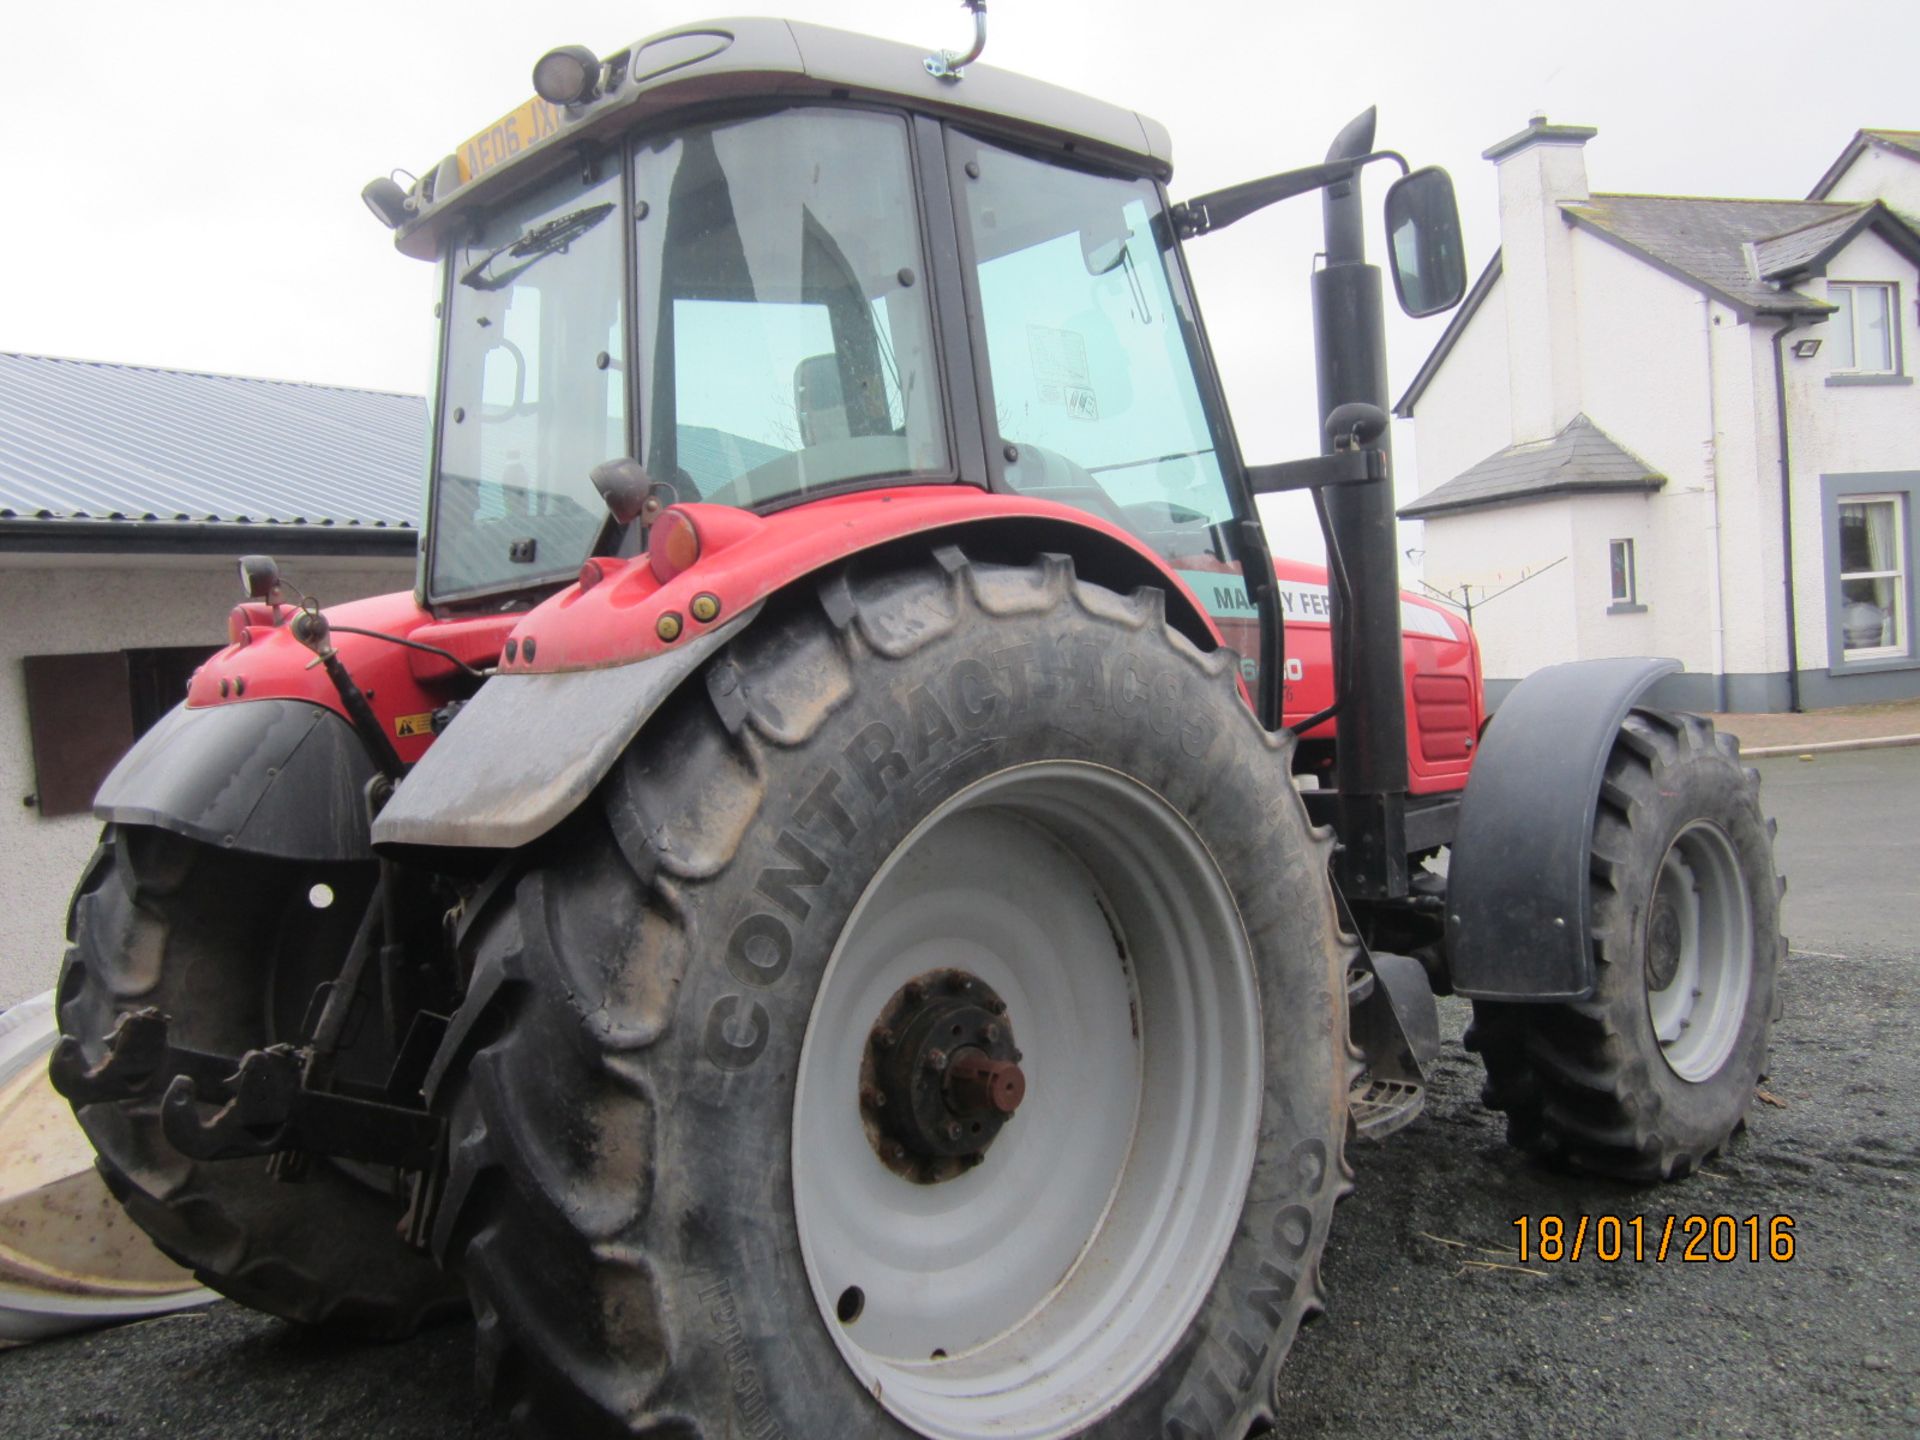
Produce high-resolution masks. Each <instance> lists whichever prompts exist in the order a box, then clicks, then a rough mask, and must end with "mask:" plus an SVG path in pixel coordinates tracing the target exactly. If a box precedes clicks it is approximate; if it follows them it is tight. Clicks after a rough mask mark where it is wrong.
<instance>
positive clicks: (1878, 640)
mask: <svg viewBox="0 0 1920 1440" xmlns="http://www.w3.org/2000/svg"><path fill="white" fill-rule="evenodd" d="M1906 498H1907V497H1906V496H1904V495H1849V496H1847V497H1846V498H1845V499H1844V500H1842V501H1841V502H1840V507H1839V512H1840V513H1839V519H1840V574H1839V581H1840V596H1839V600H1840V658H1841V659H1842V660H1884V659H1888V658H1891V657H1894V656H1903V655H1905V654H1906V653H1907V648H1908V641H1907V616H1906V613H1905V609H1906V607H1905V599H1906V593H1907V577H1906V544H1905V540H1906V532H1907V527H1906V513H1905V512H1906Z"/></svg>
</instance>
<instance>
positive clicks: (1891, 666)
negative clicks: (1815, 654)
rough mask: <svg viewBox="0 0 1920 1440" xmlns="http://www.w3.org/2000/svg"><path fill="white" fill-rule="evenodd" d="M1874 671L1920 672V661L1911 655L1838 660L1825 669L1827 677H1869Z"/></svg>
mask: <svg viewBox="0 0 1920 1440" xmlns="http://www.w3.org/2000/svg"><path fill="white" fill-rule="evenodd" d="M1876 670H1920V660H1916V659H1915V658H1914V657H1913V656H1912V655H1881V656H1877V657H1875V658H1873V659H1870V660H1868V659H1862V660H1838V661H1835V662H1834V663H1833V664H1831V665H1829V666H1828V667H1827V673H1828V674H1829V675H1870V674H1872V673H1873V672H1875V671H1876Z"/></svg>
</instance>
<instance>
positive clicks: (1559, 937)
mask: <svg viewBox="0 0 1920 1440" xmlns="http://www.w3.org/2000/svg"><path fill="white" fill-rule="evenodd" d="M1680 668H1681V667H1680V663H1679V662H1678V661H1677V660H1653V659H1627V660H1583V661H1577V662H1575V663H1573V664H1568V665H1553V666H1549V667H1548V668H1547V669H1545V670H1540V671H1537V672H1536V673H1534V674H1533V675H1530V676H1528V677H1527V678H1526V679H1525V680H1523V681H1521V682H1520V684H1519V685H1518V686H1517V687H1516V688H1515V689H1514V691H1513V693H1512V694H1510V695H1509V696H1507V698H1506V700H1505V701H1504V702H1502V704H1501V706H1500V708H1499V710H1498V711H1497V712H1495V714H1494V717H1493V722H1492V724H1491V725H1489V726H1488V728H1487V733H1486V735H1485V737H1484V738H1483V740H1482V742H1481V745H1480V748H1479V753H1478V754H1477V755H1476V756H1475V758H1474V762H1473V773H1472V775H1471V777H1470V778H1469V779H1468V781H1467V790H1466V794H1465V796H1463V797H1462V799H1461V802H1460V824H1459V830H1458V832H1457V833H1456V835H1455V837H1454V842H1453V849H1452V854H1451V858H1450V859H1449V861H1448V867H1447V952H1448V957H1449V962H1450V966H1451V971H1452V976H1453V988H1454V990H1455V991H1456V992H1457V993H1459V994H1461V995H1465V996H1467V997H1469V998H1470V999H1475V1000H1579V999H1584V998H1585V997H1586V996H1587V995H1588V994H1590V993H1591V992H1592V989H1593V948H1592V942H1591V939H1590V935H1591V931H1592V924H1591V921H1592V916H1591V913H1590V912H1591V895H1590V890H1589V886H1588V865H1589V859H1588V851H1589V847H1590V846H1591V843H1592V836H1593V821H1594V814H1595V811H1596V809H1597V808H1598V806H1599V801H1600V781H1601V778H1602V777H1603V775H1604V774H1605V771H1606V765H1607V757H1608V755H1609V754H1610V753H1611V752H1612V750H1613V742H1614V736H1615V735H1616V733H1617V732H1618V731H1619V729H1620V722H1621V721H1623V720H1624V719H1626V717H1627V712H1628V711H1629V710H1631V709H1632V708H1633V707H1634V704H1635V702H1637V701H1638V700H1639V699H1640V697H1641V696H1643V695H1644V694H1645V693H1646V692H1647V690H1648V688H1649V687H1650V686H1652V685H1653V683H1654V682H1655V681H1656V680H1659V679H1660V678H1661V677H1662V676H1664V675H1669V674H1672V673H1673V672H1674V671H1677V670H1679V669H1680Z"/></svg>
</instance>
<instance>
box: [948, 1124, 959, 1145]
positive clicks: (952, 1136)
mask: <svg viewBox="0 0 1920 1440" xmlns="http://www.w3.org/2000/svg"><path fill="white" fill-rule="evenodd" d="M960 1135H961V1130H960V1122H959V1121H957V1120H954V1121H950V1122H949V1123H948V1125H947V1139H949V1140H958V1139H959V1138H960Z"/></svg>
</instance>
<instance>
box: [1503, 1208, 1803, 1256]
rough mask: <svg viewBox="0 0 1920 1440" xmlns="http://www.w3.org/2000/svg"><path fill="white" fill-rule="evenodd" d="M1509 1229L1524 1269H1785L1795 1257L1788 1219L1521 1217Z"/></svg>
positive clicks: (1755, 1216) (1596, 1216)
mask: <svg viewBox="0 0 1920 1440" xmlns="http://www.w3.org/2000/svg"><path fill="white" fill-rule="evenodd" d="M1513 1224H1514V1228H1515V1229H1516V1230H1518V1231H1519V1232H1520V1263H1521V1264H1522V1265H1526V1264H1530V1263H1533V1262H1536V1261H1537V1262H1541V1263H1544V1264H1548V1265H1557V1264H1560V1263H1561V1262H1563V1261H1565V1262H1567V1263H1572V1262H1573V1261H1576V1260H1599V1261H1603V1262H1607V1263H1612V1262H1614V1261H1623V1260H1625V1261H1635V1262H1639V1261H1646V1260H1651V1261H1653V1262H1654V1263H1655V1264H1661V1263H1664V1262H1665V1261H1667V1260H1679V1261H1682V1262H1685V1263H1688V1264H1706V1263H1708V1262H1713V1261H1717V1262H1719V1263H1721V1264H1727V1263H1729V1262H1731V1261H1734V1260H1745V1261H1747V1262H1748V1263H1749V1264H1759V1263H1761V1262H1762V1261H1769V1260H1770V1261H1775V1262H1777V1263H1779V1264H1785V1263H1786V1262H1788V1261H1790V1260H1792V1259H1793V1256H1794V1234H1793V1217H1792V1216H1791V1215H1669V1216H1667V1217H1666V1218H1665V1219H1664V1220H1663V1219H1661V1218H1660V1217H1658V1216H1654V1217H1651V1218H1650V1217H1647V1216H1644V1215H1630V1216H1620V1215H1582V1216H1580V1217H1579V1218H1578V1219H1577V1220H1571V1221H1570V1220H1567V1219H1565V1218H1564V1217H1562V1216H1559V1215H1539V1216H1534V1215H1522V1216H1521V1217H1520V1218H1519V1219H1517V1220H1515V1221H1514V1222H1513Z"/></svg>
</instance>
